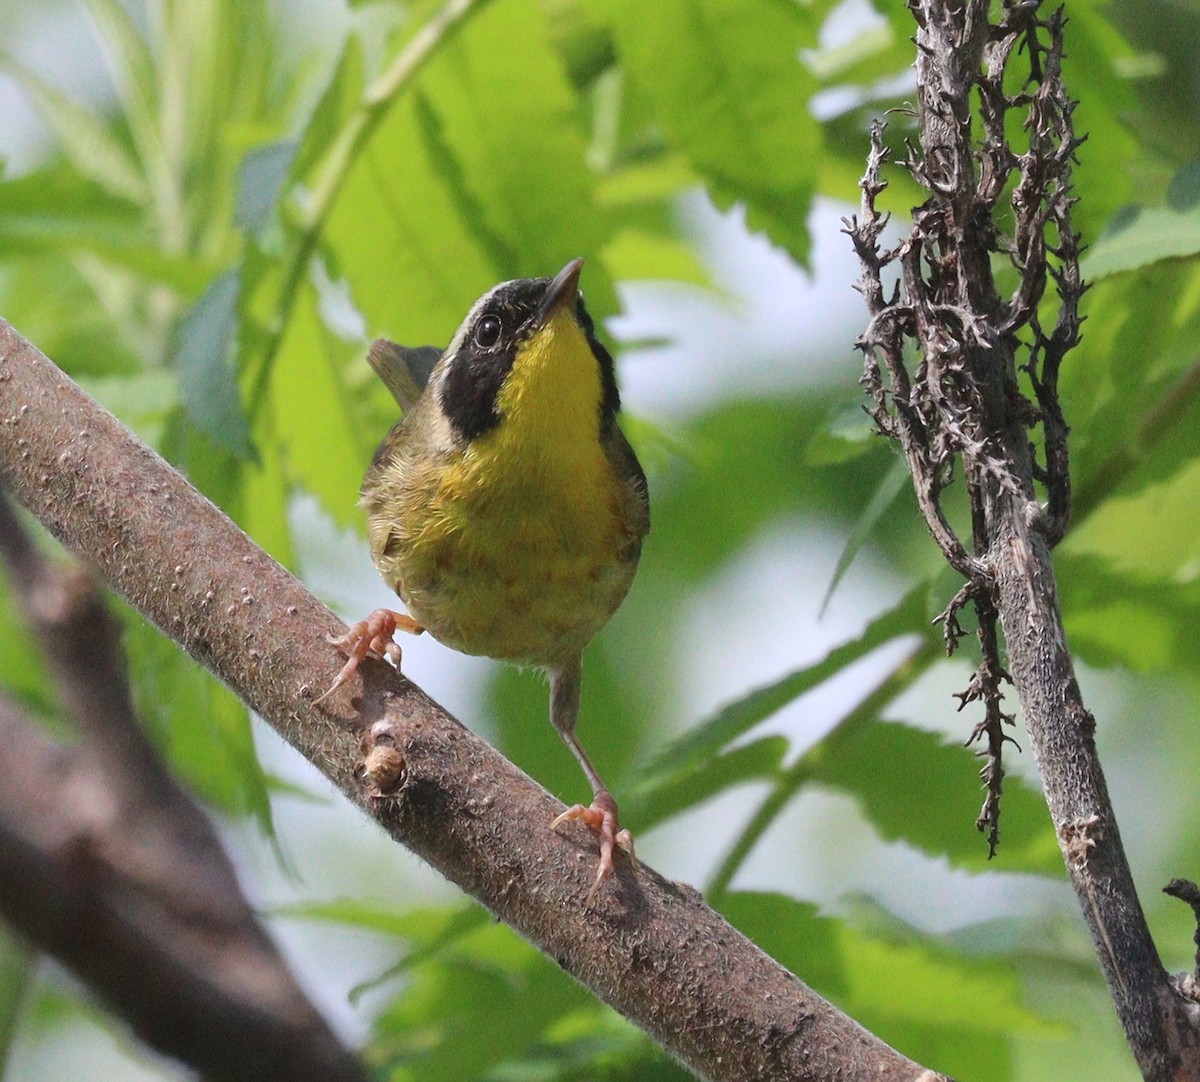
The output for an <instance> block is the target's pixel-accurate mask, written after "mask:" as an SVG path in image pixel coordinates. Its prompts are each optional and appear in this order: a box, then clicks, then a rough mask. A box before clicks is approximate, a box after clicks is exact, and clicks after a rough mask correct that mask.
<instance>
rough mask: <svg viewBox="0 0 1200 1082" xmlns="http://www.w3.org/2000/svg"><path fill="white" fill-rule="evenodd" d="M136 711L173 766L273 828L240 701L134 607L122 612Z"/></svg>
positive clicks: (214, 798)
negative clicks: (143, 617)
mask: <svg viewBox="0 0 1200 1082" xmlns="http://www.w3.org/2000/svg"><path fill="white" fill-rule="evenodd" d="M125 646H126V649H127V651H128V653H129V667H130V675H131V677H132V679H133V685H134V690H135V698H136V701H137V706H138V713H139V715H140V716H141V718H142V722H143V724H144V725H145V727H146V728H147V730H148V731H149V733H150V736H151V739H152V740H153V741H154V744H155V746H156V747H157V748H158V751H159V753H160V754H161V755H162V756H163V758H164V759H165V760H166V761H167V763H168V764H169V765H170V767H171V769H172V771H173V772H174V773H175V774H176V775H177V776H179V777H180V778H182V779H183V780H184V782H185V783H186V784H187V785H188V786H189V787H190V788H191V789H192V790H193V791H194V792H196V793H197V794H199V795H200V796H201V797H203V798H204V799H205V800H207V801H208V802H209V803H210V804H212V805H213V806H214V807H217V808H220V809H221V810H222V811H225V812H227V813H230V814H233V815H247V814H249V815H253V816H254V817H255V818H256V819H257V821H258V823H259V825H260V826H261V827H262V829H263V830H264V832H265V833H267V834H270V833H271V805H270V800H269V797H268V789H267V782H266V778H265V777H264V775H263V773H262V768H261V767H260V765H259V762H258V756H257V754H256V752H255V749H254V740H253V736H252V734H251V731H250V715H249V713H248V711H247V710H246V707H245V706H244V705H243V704H242V702H241V701H240V700H239V699H238V698H237V697H236V696H234V695H233V693H232V692H230V691H229V690H228V689H226V688H225V687H224V686H223V685H222V684H220V683H218V682H217V680H216V678H215V677H213V676H212V675H211V674H210V673H209V672H208V671H207V670H205V669H203V668H201V667H200V666H199V665H197V664H196V663H195V662H194V661H193V660H192V659H191V658H189V657H187V656H186V655H185V654H184V653H183V652H182V651H181V650H180V649H179V647H178V646H176V645H175V644H174V643H173V642H171V641H170V640H169V639H167V638H165V637H164V636H163V635H162V633H161V632H159V631H158V629H157V628H154V627H151V626H150V625H149V624H147V623H146V622H145V621H144V620H142V619H141V617H139V616H137V615H136V614H134V613H132V612H128V611H126V613H125Z"/></svg>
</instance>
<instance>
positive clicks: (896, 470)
mask: <svg viewBox="0 0 1200 1082" xmlns="http://www.w3.org/2000/svg"><path fill="white" fill-rule="evenodd" d="M911 476H912V475H911V474H910V473H909V471H908V465H907V464H906V463H905V461H904V460H903V459H901V458H897V459H896V460H895V461H894V462H893V463H892V468H891V469H890V470H888V472H887V473H885V474H884V475H883V480H882V481H880V482H879V487H878V488H877V489H876V490H875V494H874V495H873V496H872V497H871V500H870V502H869V503H868V504H867V506H866V507H864V508H863V511H862V514H861V515H860V516H859V518H858V521H857V522H856V523H855V524H854V529H852V530H851V531H850V536H849V537H847V538H846V544H845V545H844V546H843V547H842V551H841V553H840V554H839V555H838V560H837V566H835V567H834V569H833V575H832V576H831V577H830V579H829V586H828V587H826V589H825V596H824V597H823V598H822V599H821V612H822V613H824V612H825V610H826V608H828V606H829V600H830V598H832V597H833V594H834V591H835V590H837V588H838V583H840V582H841V581H842V577H843V576H844V575H845V574H846V572H847V571H849V570H850V565H851V564H852V563H854V557H855V556H857V555H858V553H859V550H860V549H861V548H862V547H863V545H865V544H866V543H867V540H868V538H870V536H871V534H872V533H873V532H874V530H875V527H876V526H878V525H879V520H880V519H882V518H883V516H884V514H885V513H886V512H887V510H888V508H889V507H891V506H892V504H893V503H894V502H895V501H896V497H897V496H899V495H900V493H901V492H903V491H904V489H905V487H906V486H907V484H908V481H909V478H910V477H911Z"/></svg>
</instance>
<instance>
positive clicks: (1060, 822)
mask: <svg viewBox="0 0 1200 1082" xmlns="http://www.w3.org/2000/svg"><path fill="white" fill-rule="evenodd" d="M910 7H911V9H912V11H913V14H914V17H915V18H916V21H917V25H918V28H919V29H918V32H917V36H916V44H917V50H918V58H917V83H918V109H917V122H918V127H919V135H920V147H919V149H916V148H912V147H910V148H909V153H908V157H907V160H906V161H905V162H904V163H903V165H904V166H905V168H907V169H908V170H909V171H910V172H911V173H912V175H913V176H914V178H915V179H917V180H918V181H919V182H920V183H922V184H923V185H924V186H925V187H926V188H927V189H929V191H930V192H931V195H930V197H929V199H927V200H926V202H925V203H924V204H922V205H921V206H920V207H918V208H916V209H915V210H914V211H913V226H912V230H911V232H910V234H909V236H908V237H907V238H906V239H905V240H904V242H903V243H902V244H901V245H900V246H899V247H898V248H897V249H896V250H895V251H894V252H886V253H884V252H880V251H879V248H878V239H879V236H880V233H881V232H882V223H883V222H884V221H885V220H886V219H885V216H884V215H882V214H881V213H880V212H879V211H878V210H877V209H876V200H877V198H878V196H879V195H880V193H881V192H882V191H883V190H884V187H885V186H886V182H885V181H883V179H882V176H881V170H882V166H883V164H884V162H885V160H886V157H887V151H886V148H885V146H884V144H883V137H882V127H881V126H879V125H877V126H876V128H875V130H874V131H873V133H872V149H871V153H870V156H869V158H868V163H867V175H866V176H865V177H864V179H863V182H862V210H861V214H860V217H859V218H856V219H854V220H852V221H850V222H848V223H847V232H849V234H850V236H851V238H852V239H853V242H854V245H855V249H856V251H857V252H858V254H859V257H860V262H861V264H862V271H863V280H862V282H861V283H860V289H861V291H862V293H863V295H864V297H866V299H867V303H868V308H869V310H870V315H871V321H870V324H869V325H868V329H867V332H866V333H865V334H864V335H863V336H862V338H861V339H860V345H861V347H862V348H863V350H864V353H865V354H866V366H865V375H864V382H865V383H866V385H867V388H868V390H869V391H870V392H871V394H872V397H873V399H874V408H873V411H872V412H873V415H874V416H875V417H876V419H877V421H878V423H879V428H880V430H881V431H882V432H883V433H884V434H885V435H888V436H892V437H895V438H897V439H898V440H899V442H900V444H901V447H902V448H903V450H904V452H905V454H906V457H907V458H908V461H909V464H910V466H911V468H912V473H913V479H914V486H915V488H916V491H917V495H918V499H919V502H920V506H921V509H922V511H923V512H924V514H925V516H926V520H927V522H928V524H929V529H930V532H931V533H932V534H933V536H934V538H935V539H936V541H937V543H938V545H939V547H940V548H941V549H942V551H943V552H944V553H946V555H947V558H948V559H949V561H950V563H951V565H952V566H954V567H955V568H956V569H957V570H959V571H960V572H961V573H963V575H964V576H965V577H966V579H967V584H966V585H965V586H964V587H963V589H962V590H961V591H960V592H959V594H958V595H957V596H956V597H955V599H954V600H953V601H952V602H951V603H950V605H949V606H948V608H947V610H946V612H945V614H944V618H945V620H946V636H947V645H948V646H950V647H953V645H954V644H955V643H956V642H957V641H958V638H959V637H961V635H962V629H961V627H960V626H959V625H958V622H957V614H958V612H959V610H960V609H961V608H962V607H963V606H964V605H965V604H967V603H968V601H970V602H972V603H973V604H974V606H975V608H976V612H977V617H978V622H979V629H980V637H981V644H982V654H983V660H982V662H981V665H980V667H979V669H978V670H977V671H976V674H975V676H974V677H973V678H972V682H971V685H970V686H969V687H968V689H967V691H966V692H965V693H964V694H963V696H962V698H963V700H964V702H966V701H970V700H972V699H980V700H982V701H983V702H984V704H985V707H986V715H987V716H986V717H985V719H984V721H983V722H981V723H980V726H979V727H977V729H976V733H979V734H984V733H986V734H987V737H988V743H989V751H988V765H987V767H985V771H986V774H985V776H986V777H987V779H988V782H989V796H988V801H987V803H985V807H984V812H983V814H982V815H981V817H980V822H981V825H982V826H985V827H988V829H989V833H990V834H991V836H992V839H993V842H994V840H995V838H996V836H997V833H996V832H997V824H998V818H997V817H998V814H999V810H998V808H999V803H998V802H999V795H1000V792H999V779H1000V777H1001V776H1002V771H1001V767H1000V749H1001V747H1002V746H1003V743H1004V735H1003V724H1004V723H1005V721H1006V720H1007V719H1006V716H1005V715H1004V714H1003V713H1002V712H1001V710H1000V683H1001V680H1002V679H1003V677H1004V675H1005V674H1004V670H1003V669H1002V668H1001V667H1000V659H999V651H998V645H997V642H996V619H997V616H998V617H999V622H1000V626H1001V628H1002V630H1003V633H1004V640H1005V645H1006V647H1007V651H1008V659H1009V669H1010V670H1011V672H1012V679H1013V681H1014V683H1015V685H1016V688H1017V691H1018V694H1019V697H1020V700H1021V705H1022V708H1023V710H1024V714H1025V720H1026V724H1027V726H1028V729H1029V733H1030V736H1031V739H1032V744H1033V750H1034V754H1035V757H1036V759H1037V762H1038V766H1039V768H1040V770H1041V773H1042V780H1043V784H1044V788H1045V792H1046V799H1047V803H1048V805H1049V809H1050V814H1051V816H1052V818H1053V821H1054V825H1055V829H1056V831H1057V834H1058V839H1059V845H1060V848H1061V850H1062V854H1063V859H1064V861H1065V862H1066V866H1067V870H1068V872H1069V874H1070V877H1071V882H1072V884H1073V885H1074V887H1075V891H1076V894H1077V895H1078V898H1079V901H1080V905H1081V907H1082V909H1083V912H1084V916H1085V919H1086V920H1087V923H1088V926H1089V928H1090V930H1091V933H1092V938H1093V941H1094V944H1095V947H1096V952H1097V955H1098V957H1099V959H1100V963H1101V966H1102V968H1103V970H1104V974H1105V977H1106V979H1107V981H1108V985H1109V989H1110V992H1111V994H1112V997H1113V1001H1114V1003H1115V1004H1116V1007H1117V1013H1118V1015H1119V1017H1120V1020H1121V1024H1122V1025H1123V1027H1124V1029H1125V1033H1126V1036H1127V1038H1128V1040H1129V1044H1130V1047H1131V1049H1132V1050H1133V1053H1134V1056H1135V1058H1136V1059H1137V1062H1138V1065H1139V1066H1140V1068H1141V1070H1142V1073H1143V1075H1144V1077H1145V1078H1147V1079H1153V1080H1155V1082H1166V1080H1167V1079H1172V1080H1174V1082H1182V1080H1187V1079H1190V1080H1193V1082H1195V1080H1197V1079H1200V1032H1198V1029H1197V1024H1196V1022H1194V1021H1193V1016H1194V1010H1195V1003H1194V1002H1193V1000H1192V999H1191V998H1189V997H1188V996H1186V995H1183V994H1180V993H1179V992H1178V991H1177V989H1176V988H1174V987H1173V985H1172V982H1171V981H1170V980H1169V978H1168V976H1167V974H1166V972H1165V970H1164V969H1163V966H1162V963H1161V961H1160V960H1159V956H1158V953H1157V951H1156V949H1155V946H1154V943H1153V941H1152V939H1151V937H1150V932H1149V929H1148V928H1147V926H1146V921H1145V917H1144V915H1143V913H1142V909H1141V905H1140V903H1139V901H1138V897H1137V892H1136V890H1135V888H1134V884H1133V879H1132V876H1131V874H1130V871H1129V866H1128V863H1127V861H1126V858H1125V853H1124V850H1123V848H1122V846H1121V839H1120V835H1119V833H1118V830H1117V821H1116V816H1115V814H1114V811H1113V808H1112V804H1111V802H1110V800H1109V796H1108V791H1107V787H1106V785H1105V781H1104V774H1103V771H1102V770H1101V766H1100V760H1099V757H1098V756H1097V754H1096V747H1095V742H1094V739H1093V738H1094V729H1095V722H1094V720H1093V718H1092V716H1091V714H1090V713H1089V712H1088V711H1087V709H1086V708H1085V707H1084V705H1083V701H1082V698H1081V696H1080V692H1079V685H1078V684H1077V682H1076V680H1075V674H1074V670H1073V667H1072V662H1071V658H1070V655H1069V653H1068V651H1067V648H1066V637H1065V634H1064V631H1063V627H1062V619H1061V614H1060V611H1059V604H1058V592H1057V587H1056V584H1055V579H1054V572H1053V569H1052V567H1051V563H1050V548H1051V547H1052V546H1053V545H1054V544H1055V543H1056V542H1057V541H1058V540H1060V539H1061V537H1062V535H1063V532H1064V530H1065V528H1066V522H1067V516H1068V512H1069V503H1070V485H1069V479H1068V470H1067V467H1068V459H1067V434H1068V432H1067V426H1066V422H1065V420H1064V418H1063V414H1062V410H1061V407H1060V404H1059V400H1058V388H1057V380H1058V372H1059V367H1060V365H1061V363H1062V360H1063V358H1064V356H1065V354H1066V353H1067V352H1068V351H1069V350H1070V349H1071V347H1072V346H1073V345H1074V344H1075V342H1076V341H1077V339H1078V332H1079V323H1080V317H1079V314H1078V307H1079V301H1080V298H1081V296H1082V294H1083V284H1082V282H1081V279H1080V276H1079V238H1078V236H1077V234H1076V233H1075V231H1074V230H1073V228H1072V226H1071V215H1070V212H1071V207H1072V205H1073V204H1074V198H1073V196H1072V195H1071V166H1072V162H1073V158H1074V154H1075V151H1076V150H1077V148H1078V146H1079V143H1080V140H1079V139H1077V138H1076V136H1075V134H1074V130H1073V128H1072V123H1071V114H1072V111H1073V109H1074V103H1073V102H1072V101H1071V100H1070V98H1069V97H1068V95H1067V93H1066V89H1065V87H1064V85H1063V83H1062V77H1061V76H1062V72H1061V61H1062V55H1063V30H1064V27H1065V19H1064V18H1063V15H1062V12H1061V11H1058V12H1056V13H1054V14H1052V15H1051V16H1049V18H1046V19H1042V18H1041V17H1040V15H1039V10H1040V7H1041V4H1040V0H1006V2H1005V3H1004V4H1003V7H1002V10H1001V12H1000V13H999V18H998V22H996V23H995V24H989V22H988V12H989V7H990V5H989V3H988V0H910ZM1016 56H1023V57H1024V58H1025V62H1026V63H1027V64H1028V75H1027V76H1024V77H1023V78H1018V77H1016V75H1015V74H1014V72H1013V71H1012V70H1011V69H1010V67H1009V65H1010V62H1011V61H1013V58H1014V57H1016ZM1010 88H1011V89H1010ZM1014 112H1015V113H1018V114H1020V119H1022V120H1023V121H1024V124H1023V129H1024V131H1025V132H1026V133H1027V134H1026V138H1027V139H1028V146H1027V148H1026V150H1025V151H1024V152H1023V153H1021V154H1017V153H1015V152H1014V151H1013V150H1012V149H1011V146H1010V143H1009V137H1010V133H1011V132H1014V131H1016V130H1017V129H1018V124H1017V123H1016V121H1017V119H1018V117H1017V116H1014V115H1012V114H1013V113H1014ZM976 117H978V125H979V132H980V134H979V136H978V139H977V138H976V135H975V124H976V120H975V118H976ZM1014 174H1015V183H1013V184H1012V185H1011V187H1010V184H1009V182H1010V180H1012V179H1013V175H1014ZM1006 190H1008V191H1010V192H1011V196H1010V199H1011V214H1012V222H1013V227H1012V230H1011V235H1004V234H1003V233H1002V231H1001V230H1000V229H999V227H998V226H997V225H996V222H995V220H994V218H993V213H994V212H995V210H996V208H997V205H998V202H999V200H1000V198H1001V197H1002V195H1003V193H1004V192H1005V191H1006ZM996 253H1003V254H1005V255H1007V256H1008V258H1009V260H1010V262H1011V264H1012V267H1013V269H1014V270H1015V272H1016V276H1017V282H1018V285H1017V288H1016V290H1015V291H1014V292H1013V293H1012V295H1011V296H1010V297H1008V298H1007V299H1005V298H1003V297H1001V296H1000V294H999V292H998V290H997V287H996V283H995V280H994V278H993V274H992V264H993V257H994V255H995V254H996ZM896 261H899V263H900V265H901V272H902V288H901V289H900V290H899V291H898V292H897V294H896V296H894V297H893V298H890V299H889V298H887V297H886V296H885V294H884V291H883V289H882V286H881V272H882V270H883V269H884V268H885V267H887V266H888V265H889V264H890V263H893V262H896ZM1048 282H1053V284H1054V287H1055V291H1056V294H1057V315H1056V319H1055V322H1054V326H1053V329H1052V330H1051V331H1049V332H1048V333H1047V332H1046V331H1044V330H1043V324H1042V322H1041V319H1042V316H1041V315H1040V313H1042V312H1044V310H1045V309H1046V308H1047V307H1048V305H1047V304H1045V303H1043V294H1044V292H1045V288H1046V285H1047V284H1048ZM909 342H911V343H913V344H915V346H916V350H917V353H918V355H919V360H918V362H917V366H916V368H915V371H914V373H913V375H912V376H910V375H909V373H908V370H907V366H906V362H905V360H904V358H905V347H906V344H908V343H909ZM1022 351H1023V352H1024V353H1025V355H1026V357H1027V362H1026V363H1025V364H1023V365H1021V366H1020V367H1018V365H1017V356H1018V354H1019V353H1020V352H1022ZM877 353H881V354H882V355H883V357H884V362H885V363H884V365H883V366H882V367H881V366H880V364H879V362H878V361H877V360H876V357H875V355H876V354H877ZM897 369H898V370H897ZM1020 373H1024V374H1025V375H1026V377H1027V380H1028V386H1029V391H1030V393H1029V394H1026V393H1025V391H1024V390H1023V389H1022V386H1021V383H1020V379H1019V376H1020ZM885 374H886V376H887V379H888V384H886V385H885V383H884V378H885ZM1030 429H1034V430H1035V435H1040V439H1041V447H1042V451H1043V455H1044V464H1039V463H1038V461H1037V456H1036V449H1035V447H1034V445H1033V443H1031V440H1030ZM955 461H959V462H961V464H962V469H963V474H964V477H965V479H966V485H967V490H968V496H969V502H970V510H971V527H972V535H973V536H972V548H973V550H974V554H975V555H974V559H973V560H972V561H971V562H969V563H967V562H964V560H963V558H962V556H961V553H962V552H964V551H965V549H966V546H965V545H963V544H962V543H961V542H958V541H957V538H955V539H954V540H953V541H950V542H948V541H947V539H946V538H945V537H944V536H943V535H944V532H945V529H946V522H947V518H946V516H945V514H944V513H943V511H942V509H941V507H940V505H939V504H938V499H939V496H940V492H939V491H938V490H936V489H934V490H932V491H931V490H930V486H929V482H928V477H929V475H930V473H931V471H932V470H935V469H936V470H946V471H948V470H949V469H951V468H952V466H953V464H954V462H955ZM1039 485H1041V487H1042V491H1044V493H1045V496H1046V500H1045V503H1044V504H1040V503H1039V502H1038V498H1037V493H1038V486H1039ZM931 497H932V504H933V506H930V502H931Z"/></svg>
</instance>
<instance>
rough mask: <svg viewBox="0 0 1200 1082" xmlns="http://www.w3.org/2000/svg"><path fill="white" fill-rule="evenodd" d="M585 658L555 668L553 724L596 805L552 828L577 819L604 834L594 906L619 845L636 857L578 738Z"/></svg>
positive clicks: (575, 810)
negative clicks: (576, 731) (576, 727)
mask: <svg viewBox="0 0 1200 1082" xmlns="http://www.w3.org/2000/svg"><path fill="white" fill-rule="evenodd" d="M582 674H583V670H582V658H576V659H575V660H574V661H573V662H571V663H570V664H568V665H566V666H563V667H562V668H558V669H555V670H553V671H552V672H551V674H550V721H551V723H552V724H553V726H554V727H555V728H556V729H557V730H558V734H559V736H561V737H562V738H563V740H564V741H565V742H566V745H567V747H568V748H570V749H571V752H572V754H573V755H574V756H575V758H576V759H578V760H579V765H580V766H581V767H583V772H584V774H586V775H587V780H588V782H589V783H590V784H591V786H592V803H591V805H590V806H588V807H585V806H584V805H583V804H576V805H574V806H573V807H570V808H568V809H567V810H566V811H565V812H563V813H562V815H560V816H558V817H557V818H556V819H555V820H554V822H553V823H551V824H550V829H551V830H554V829H556V828H557V827H559V826H560V825H561V824H563V823H565V822H566V821H567V820H568V819H577V820H579V821H580V822H583V823H586V824H587V825H588V826H589V827H591V828H592V829H593V830H595V831H596V832H597V833H598V834H599V835H600V866H599V867H598V868H597V869H596V881H595V882H594V883H593V884H592V888H591V890H589V891H588V896H587V900H588V902H589V903H590V902H591V900H592V898H593V896H594V895H595V893H596V891H597V890H598V889H599V888H600V885H601V884H602V883H603V882H604V880H606V879H607V878H608V877H609V876H610V875H611V874H612V870H613V853H614V851H615V849H616V847H617V846H618V845H620V846H621V848H622V849H624V850H625V851H626V852H628V853H629V855H630V856H632V855H633V835H632V834H630V833H629V831H628V830H622V829H621V828H620V824H619V823H618V822H617V802H616V801H615V800H614V799H613V796H612V793H610V792H609V791H608V786H606V785H605V784H604V782H603V781H602V780H601V778H600V775H599V774H597V773H596V768H595V767H594V766H592V761H591V760H590V759H589V758H588V757H587V752H585V751H584V750H583V748H582V746H581V745H580V743H579V741H578V740H576V739H575V723H576V721H578V719H579V688H580V683H581V681H582Z"/></svg>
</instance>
